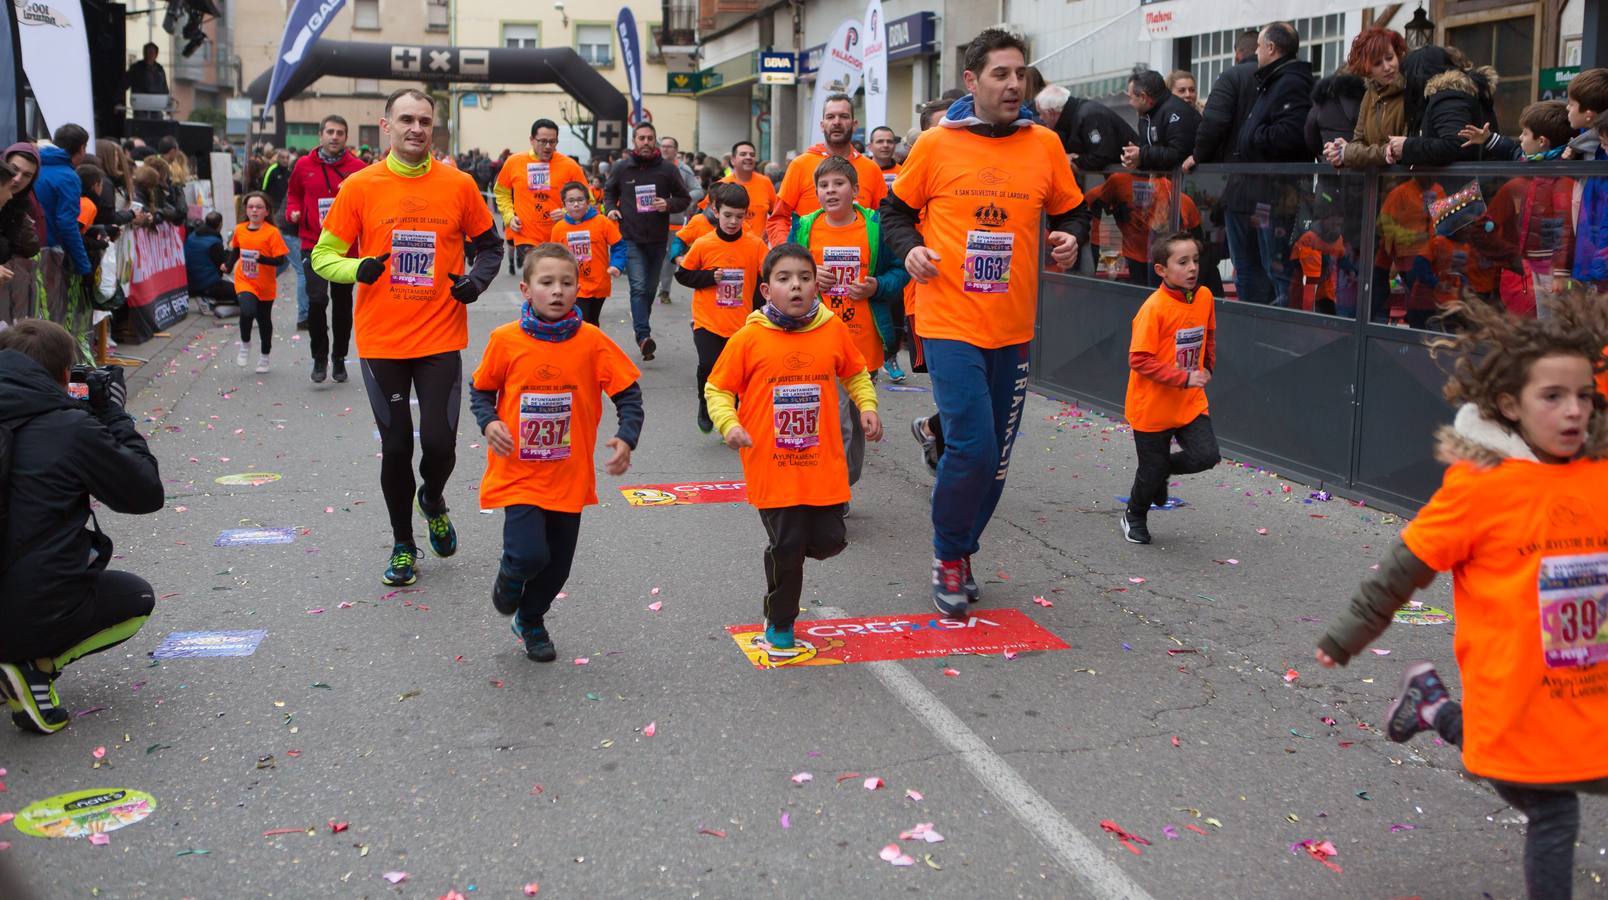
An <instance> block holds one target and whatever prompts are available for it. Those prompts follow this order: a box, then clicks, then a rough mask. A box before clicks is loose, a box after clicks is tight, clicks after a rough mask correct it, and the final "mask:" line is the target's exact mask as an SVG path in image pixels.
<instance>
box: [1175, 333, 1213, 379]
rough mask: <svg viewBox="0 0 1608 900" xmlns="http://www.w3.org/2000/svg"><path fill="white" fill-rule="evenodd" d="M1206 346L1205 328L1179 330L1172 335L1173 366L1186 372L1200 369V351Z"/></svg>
mask: <svg viewBox="0 0 1608 900" xmlns="http://www.w3.org/2000/svg"><path fill="white" fill-rule="evenodd" d="M1205 346H1206V326H1204V325H1197V326H1196V327H1194V328H1181V329H1179V330H1178V331H1177V332H1175V333H1174V334H1173V364H1174V365H1176V366H1177V367H1178V368H1180V369H1183V370H1184V371H1186V372H1193V371H1195V370H1196V369H1198V368H1200V355H1201V350H1202V348H1204V347H1205Z"/></svg>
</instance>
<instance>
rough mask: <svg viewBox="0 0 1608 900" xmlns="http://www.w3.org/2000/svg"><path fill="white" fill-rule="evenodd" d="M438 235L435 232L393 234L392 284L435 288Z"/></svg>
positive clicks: (399, 232) (397, 232) (394, 232)
mask: <svg viewBox="0 0 1608 900" xmlns="http://www.w3.org/2000/svg"><path fill="white" fill-rule="evenodd" d="M435 260H436V234H435V232H433V231H393V232H391V283H392V284H406V285H410V286H412V287H434V286H435Z"/></svg>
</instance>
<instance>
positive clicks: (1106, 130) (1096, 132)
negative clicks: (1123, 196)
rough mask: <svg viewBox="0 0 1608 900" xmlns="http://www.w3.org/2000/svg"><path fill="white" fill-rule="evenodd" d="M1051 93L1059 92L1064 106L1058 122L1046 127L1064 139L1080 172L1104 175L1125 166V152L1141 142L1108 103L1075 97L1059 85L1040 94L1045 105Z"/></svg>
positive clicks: (1063, 144) (1048, 122)
mask: <svg viewBox="0 0 1608 900" xmlns="http://www.w3.org/2000/svg"><path fill="white" fill-rule="evenodd" d="M1051 91H1057V92H1059V94H1060V96H1061V99H1060V104H1061V105H1060V106H1059V107H1058V108H1057V109H1056V117H1055V119H1054V121H1053V122H1052V121H1051V120H1050V119H1049V117H1047V116H1046V117H1045V123H1046V124H1049V126H1050V127H1051V128H1052V129H1054V130H1055V133H1056V134H1057V135H1058V136H1059V137H1060V138H1061V148H1062V149H1064V150H1065V151H1066V152H1067V153H1069V154H1071V156H1072V163H1073V165H1075V166H1076V167H1077V170H1078V171H1079V172H1100V171H1103V170H1105V169H1109V168H1112V167H1113V166H1120V165H1122V148H1123V147H1126V146H1128V145H1130V144H1137V143H1138V142H1139V134H1138V132H1136V131H1134V130H1133V126H1132V125H1129V124H1128V122H1127V121H1126V120H1125V119H1123V118H1122V116H1121V114H1119V113H1118V112H1117V111H1116V110H1114V109H1112V108H1111V107H1109V106H1106V105H1105V104H1104V103H1101V102H1099V101H1097V100H1084V99H1082V98H1080V97H1073V96H1071V95H1070V93H1069V92H1068V91H1067V89H1066V88H1064V87H1061V86H1060V85H1058V84H1052V85H1050V86H1049V87H1047V88H1045V89H1044V90H1043V91H1041V92H1040V93H1039V100H1040V104H1041V105H1042V103H1043V101H1044V95H1045V94H1048V93H1050V92H1051ZM1052 102H1053V99H1052ZM1040 114H1041V115H1042V114H1043V113H1042V112H1041V113H1040Z"/></svg>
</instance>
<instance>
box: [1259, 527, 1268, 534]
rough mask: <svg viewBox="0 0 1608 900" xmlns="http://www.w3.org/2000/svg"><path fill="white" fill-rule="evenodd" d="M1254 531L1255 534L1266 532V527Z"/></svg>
mask: <svg viewBox="0 0 1608 900" xmlns="http://www.w3.org/2000/svg"><path fill="white" fill-rule="evenodd" d="M1256 533H1257V534H1267V529H1266V528H1258V529H1256Z"/></svg>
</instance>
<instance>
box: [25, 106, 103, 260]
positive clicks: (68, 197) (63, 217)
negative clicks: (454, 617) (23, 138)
mask: <svg viewBox="0 0 1608 900" xmlns="http://www.w3.org/2000/svg"><path fill="white" fill-rule="evenodd" d="M88 143H89V132H87V131H85V130H84V129H83V127H82V126H79V125H73V124H71V123H69V124H66V125H63V126H61V127H60V128H58V129H56V133H55V135H54V142H53V145H46V146H45V147H43V148H41V149H40V151H39V161H40V167H39V175H38V177H37V178H36V179H35V180H34V196H36V197H38V198H39V205H40V207H41V208H43V209H44V212H45V243H46V245H47V246H50V247H59V248H61V250H62V252H63V253H65V254H66V256H67V262H68V264H69V265H70V266H71V267H72V270H73V271H74V272H77V273H78V274H80V275H88V274H89V271H90V267H89V254H88V253H86V252H85V251H84V238H83V235H82V234H81V233H80V232H79V230H78V196H79V194H81V193H82V192H83V191H82V185H81V184H80V183H79V181H78V170H77V166H78V164H79V163H81V162H83V161H84V147H85V146H86V145H87V144H88Z"/></svg>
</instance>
